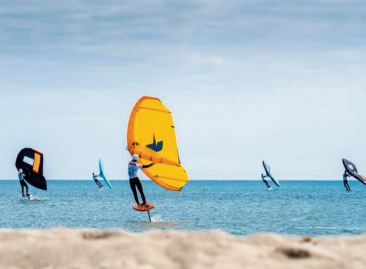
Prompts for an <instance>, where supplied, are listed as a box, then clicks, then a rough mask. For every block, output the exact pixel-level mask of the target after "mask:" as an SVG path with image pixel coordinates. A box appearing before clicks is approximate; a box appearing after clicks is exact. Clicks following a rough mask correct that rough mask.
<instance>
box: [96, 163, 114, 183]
mask: <svg viewBox="0 0 366 269" xmlns="http://www.w3.org/2000/svg"><path fill="white" fill-rule="evenodd" d="M99 176H100V177H101V178H103V180H104V182H105V184H107V186H108V188H110V189H112V184H111V182H110V181H109V180H108V179H107V178H106V177H105V175H104V170H103V163H102V160H101V159H99Z"/></svg>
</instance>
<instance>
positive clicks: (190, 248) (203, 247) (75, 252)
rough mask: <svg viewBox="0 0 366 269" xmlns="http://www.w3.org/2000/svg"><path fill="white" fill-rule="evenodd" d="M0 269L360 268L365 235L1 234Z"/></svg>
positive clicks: (58, 230)
mask: <svg viewBox="0 0 366 269" xmlns="http://www.w3.org/2000/svg"><path fill="white" fill-rule="evenodd" d="M0 242H1V243H0V253H1V255H0V267H1V268H7V269H11V268H34V269H41V268H131V269H132V268H134V269H138V268H144V269H148V268H151V269H152V268H159V269H161V268H169V269H175V268H177V269H183V268H184V269H186V268H187V269H188V268H218V269H219V268H220V269H221V268H226V269H229V268H230V269H231V268H251V269H262V268H263V269H269V268H317V269H327V268H329V269H335V268H347V269H352V268H360V269H361V268H365V267H366V256H365V255H364V254H363V252H364V250H365V249H366V236H365V235H362V236H354V237H289V236H282V235H276V234H257V235H252V236H247V237H237V236H233V235H230V234H227V233H225V232H221V231H207V232H183V231H149V232H144V233H128V232H123V231H103V230H70V229H64V228H55V229H50V230H1V231H0Z"/></svg>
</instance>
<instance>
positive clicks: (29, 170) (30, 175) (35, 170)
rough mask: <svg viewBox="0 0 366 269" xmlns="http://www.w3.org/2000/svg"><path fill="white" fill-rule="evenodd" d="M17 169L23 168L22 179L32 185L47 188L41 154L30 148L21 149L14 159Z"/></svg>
mask: <svg viewBox="0 0 366 269" xmlns="http://www.w3.org/2000/svg"><path fill="white" fill-rule="evenodd" d="M15 167H16V168H17V170H19V169H20V168H21V169H22V170H23V172H24V174H25V177H24V179H25V180H26V181H27V182H28V183H29V184H31V185H32V186H33V187H35V188H38V189H41V190H47V182H46V179H45V177H44V176H43V154H42V153H41V152H39V151H37V150H34V149H31V148H24V149H22V150H21V151H20V152H19V153H18V156H17V159H16V161H15Z"/></svg>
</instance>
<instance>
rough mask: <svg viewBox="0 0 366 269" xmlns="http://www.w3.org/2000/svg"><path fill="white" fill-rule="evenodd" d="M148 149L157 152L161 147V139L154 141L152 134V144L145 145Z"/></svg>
mask: <svg viewBox="0 0 366 269" xmlns="http://www.w3.org/2000/svg"><path fill="white" fill-rule="evenodd" d="M146 147H148V148H149V149H151V150H153V151H155V152H159V151H161V150H162V149H163V141H159V142H156V139H155V135H154V136H153V142H152V144H149V145H146Z"/></svg>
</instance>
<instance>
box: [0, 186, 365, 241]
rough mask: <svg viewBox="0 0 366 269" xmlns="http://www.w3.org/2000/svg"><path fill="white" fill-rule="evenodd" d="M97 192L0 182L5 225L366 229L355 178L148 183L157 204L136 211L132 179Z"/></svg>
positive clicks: (317, 231)
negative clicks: (171, 187)
mask: <svg viewBox="0 0 366 269" xmlns="http://www.w3.org/2000/svg"><path fill="white" fill-rule="evenodd" d="M112 184H113V190H112V191H110V190H108V189H103V190H102V191H98V190H97V188H96V186H95V184H94V182H92V181H81V180H80V181H76V180H75V181H56V180H49V181H48V187H49V190H48V191H47V192H44V191H39V190H35V189H33V188H31V193H32V194H33V196H34V197H35V198H36V199H38V201H25V200H23V199H20V198H19V192H20V188H19V184H18V182H17V181H0V187H1V196H0V212H1V219H0V228H46V227H55V226H57V227H58V226H65V227H72V228H79V227H83V228H118V229H125V230H129V231H143V230H147V229H184V230H208V229H221V230H225V231H227V232H230V233H233V234H250V233H256V232H278V233H286V234H301V235H338V234H359V233H363V232H366V208H365V199H364V198H365V196H366V188H365V187H364V186H362V185H361V184H359V183H358V182H355V181H351V182H350V184H351V187H352V188H353V192H351V193H347V192H345V191H344V189H343V185H342V182H341V181H282V182H281V189H280V190H277V189H274V190H273V191H267V190H266V189H265V187H264V185H263V184H262V183H261V182H260V181H191V182H189V184H188V185H187V186H186V188H185V189H184V191H183V192H180V193H177V192H170V191H165V190H163V189H161V188H159V187H158V186H156V185H155V184H154V183H152V182H151V181H143V185H144V189H145V194H146V196H147V197H148V200H149V201H151V202H154V203H155V205H156V209H154V210H153V211H151V216H152V219H153V222H152V223H149V222H148V221H147V220H148V217H147V214H146V213H144V212H143V213H141V212H136V211H134V210H132V209H131V206H132V202H133V197H132V193H131V191H130V189H129V185H128V182H127V181H112Z"/></svg>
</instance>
